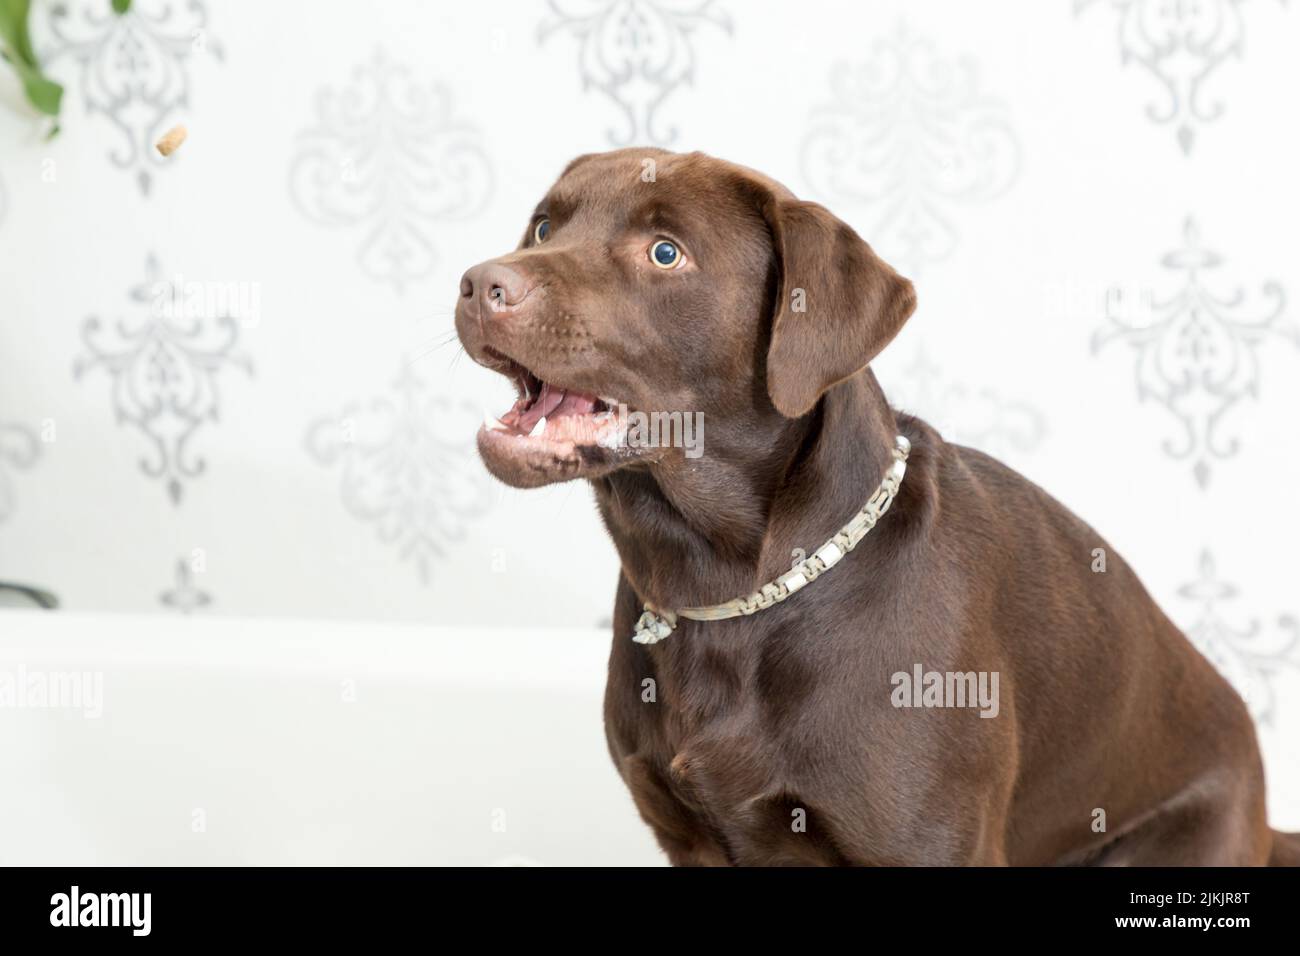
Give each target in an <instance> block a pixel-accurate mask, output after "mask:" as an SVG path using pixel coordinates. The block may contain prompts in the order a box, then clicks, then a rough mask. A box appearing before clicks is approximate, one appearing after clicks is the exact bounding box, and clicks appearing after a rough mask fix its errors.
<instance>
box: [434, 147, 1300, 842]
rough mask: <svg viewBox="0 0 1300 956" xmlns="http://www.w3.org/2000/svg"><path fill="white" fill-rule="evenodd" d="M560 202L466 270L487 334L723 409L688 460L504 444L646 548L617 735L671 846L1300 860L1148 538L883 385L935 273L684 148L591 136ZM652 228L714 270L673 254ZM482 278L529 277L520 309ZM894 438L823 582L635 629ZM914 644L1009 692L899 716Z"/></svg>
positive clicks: (781, 547)
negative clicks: (891, 482)
mask: <svg viewBox="0 0 1300 956" xmlns="http://www.w3.org/2000/svg"><path fill="white" fill-rule="evenodd" d="M646 159H651V160H653V161H654V163H655V166H656V168H655V177H654V181H653V182H646V181H644V177H643V176H642V173H643V170H644V169H645V166H644V161H645V160H646ZM539 214H545V215H546V216H548V217H549V218H550V220H551V223H552V230H553V235H552V237H551V238H550V239H549V240H548V241H547V242H546V243H544V244H541V245H539V244H537V243H536V242H535V241H533V239H532V232H531V228H530V230H529V231H528V233H527V234H526V236H525V240H524V242H523V243H522V244H521V246H520V248H519V249H518V250H516V251H515V252H514V253H511V254H509V255H507V256H504V257H502V258H501V259H499V260H494V261H493V262H491V263H487V264H484V266H480V267H477V271H475V270H471V272H470V273H468V274H467V279H466V283H467V285H466V286H463V287H462V300H461V303H460V306H459V307H458V310H457V328H458V330H459V332H460V335H461V339H462V341H463V342H464V344H465V346H466V348H467V349H468V350H469V352H470V353H471V355H473V356H474V358H475V359H476V360H478V361H480V362H483V363H484V364H487V365H499V364H500V362H501V361H502V360H503V359H502V358H501V357H502V356H505V357H508V358H509V359H510V360H513V361H516V362H519V363H522V364H523V365H526V366H527V367H528V368H529V369H531V370H533V371H534V372H536V373H537V375H539V376H540V377H541V378H543V379H544V380H546V381H553V382H559V383H563V384H564V385H566V386H569V387H572V388H575V389H581V390H590V391H592V392H595V393H597V394H602V395H603V394H612V395H617V396H618V397H619V398H621V399H623V400H624V401H626V402H627V403H628V405H630V406H631V407H633V408H636V409H640V410H644V411H652V410H666V411H672V410H692V411H695V410H699V411H703V412H704V414H705V420H706V423H707V432H706V444H705V455H704V457H702V458H700V459H698V460H695V461H692V460H688V459H687V458H686V457H684V456H683V455H682V454H681V452H680V450H667V451H661V452H659V453H657V454H654V455H649V456H640V457H619V456H618V455H616V454H614V453H611V452H607V451H605V450H602V449H579V450H578V452H577V453H576V454H575V455H574V456H570V457H565V458H564V459H563V460H560V458H559V457H556V458H555V460H549V461H548V460H545V458H544V457H542V458H539V457H538V456H532V457H531V458H528V459H527V460H525V459H524V458H523V457H520V458H518V459H516V458H513V457H511V456H507V455H502V454H500V453H498V452H493V451H491V450H490V449H489V450H485V456H484V457H485V460H487V462H488V465H489V467H490V468H492V470H493V471H494V472H495V473H496V474H497V475H498V477H500V478H502V479H503V480H506V481H508V482H510V483H512V484H517V485H533V484H539V483H544V482H546V481H552V480H565V479H568V478H572V477H583V478H586V479H588V480H589V481H591V483H592V485H593V487H594V489H595V493H596V500H597V504H598V506H599V509H600V513H601V516H602V518H603V519H604V522H605V525H606V527H607V528H608V530H609V533H610V535H611V536H612V538H613V540H614V543H615V544H616V546H617V548H618V552H619V557H620V560H621V570H620V574H619V581H618V589H617V594H616V598H615V614H614V642H613V650H612V652H611V655H610V665H609V685H608V690H607V694H606V703H605V722H606V731H607V735H608V740H609V750H610V755H611V756H612V757H613V760H614V763H615V766H616V767H617V768H618V770H619V773H620V774H622V776H623V778H624V780H625V781H626V782H627V785H628V787H629V788H630V789H631V791H632V795H633V798H634V799H635V801H636V804H637V807H638V808H639V810H640V811H641V814H642V816H643V817H644V818H645V820H646V822H647V823H648V824H649V825H650V826H651V827H652V828H653V830H654V832H655V835H656V836H657V837H658V839H659V842H660V844H661V845H662V846H663V848H664V850H665V852H666V853H667V854H668V857H669V859H670V860H671V861H672V862H673V863H676V864H810V863H813V864H1053V863H1104V864H1176V865H1177V864H1263V863H1266V862H1269V861H1270V860H1271V861H1272V862H1273V863H1275V864H1281V863H1296V862H1297V861H1298V860H1300V843H1297V841H1296V840H1295V838H1294V837H1291V836H1286V835H1281V834H1278V835H1275V834H1274V833H1273V831H1271V830H1270V829H1269V827H1268V826H1267V824H1266V822H1265V815H1264V778H1263V770H1262V766H1261V762H1260V757H1259V752H1258V748H1257V746H1256V742H1255V733H1254V728H1253V726H1252V723H1251V720H1250V717H1249V715H1248V714H1247V712H1246V709H1245V707H1244V706H1243V704H1242V701H1241V699H1240V698H1239V697H1238V696H1237V694H1236V693H1235V692H1234V691H1233V690H1232V688H1231V687H1230V686H1229V685H1228V684H1227V683H1226V682H1225V681H1224V680H1223V678H1222V677H1220V676H1219V675H1218V674H1217V673H1216V672H1215V670H1214V669H1213V667H1211V666H1210V664H1209V663H1208V662H1207V661H1206V660H1205V659H1204V658H1203V657H1202V656H1201V655H1200V654H1199V653H1197V651H1196V650H1195V649H1194V648H1193V647H1192V646H1191V644H1190V643H1189V642H1188V641H1187V639H1186V638H1185V637H1184V636H1183V635H1182V633H1180V632H1179V630H1178V629H1177V628H1176V627H1175V626H1174V625H1173V624H1172V623H1171V622H1170V621H1169V619H1168V618H1167V617H1166V616H1165V615H1164V614H1163V613H1162V612H1161V610H1160V609H1159V608H1158V607H1157V606H1156V604H1155V603H1154V602H1153V601H1152V600H1151V598H1150V597H1149V596H1148V594H1147V592H1146V591H1145V590H1144V588H1143V586H1142V584H1141V582H1140V581H1139V580H1138V579H1137V577H1136V576H1135V575H1134V573H1133V572H1132V570H1131V569H1130V568H1129V567H1128V566H1127V565H1126V564H1125V563H1124V561H1123V560H1122V559H1121V558H1120V557H1119V556H1118V555H1117V554H1115V552H1114V551H1113V550H1112V549H1111V548H1110V547H1109V545H1108V544H1107V543H1106V542H1105V541H1104V540H1102V539H1101V537H1100V536H1099V535H1098V534H1097V533H1096V532H1095V531H1094V530H1093V529H1092V528H1090V527H1089V526H1088V525H1087V524H1085V523H1084V522H1083V521H1081V520H1080V519H1078V518H1077V517H1075V516H1074V515H1073V514H1071V513H1070V512H1069V511H1067V510H1066V509H1065V508H1064V507H1063V506H1061V505H1060V504H1059V503H1058V502H1056V501H1055V500H1054V499H1052V498H1051V497H1050V496H1049V495H1048V494H1047V493H1046V492H1044V491H1043V490H1041V489H1040V488H1038V487H1037V486H1035V485H1034V484H1032V483H1031V482H1029V481H1027V480H1026V479H1025V478H1023V477H1021V476H1020V475H1018V474H1016V473H1015V472H1013V471H1011V470H1010V469H1008V468H1007V467H1005V466H1004V465H1002V464H1000V463H999V462H997V461H995V460H994V459H992V458H990V457H988V456H987V455H984V454H982V453H980V452H978V451H975V450H972V449H969V448H964V447H961V446H957V445H953V444H950V443H948V442H946V441H944V440H943V438H942V437H941V436H940V435H939V434H938V433H937V432H935V430H934V429H932V428H931V427H929V426H928V425H926V424H925V423H924V422H922V421H921V420H919V419H917V418H915V417H912V416H910V415H906V414H902V413H898V412H895V411H894V410H892V409H891V408H890V406H889V405H888V403H887V402H886V401H885V397H884V395H883V394H882V393H881V390H880V387H879V385H878V383H877V381H876V378H875V376H874V375H873V374H872V372H871V370H870V368H868V363H869V362H870V361H871V359H872V358H873V357H874V356H875V355H876V354H877V353H878V352H879V351H880V349H881V348H883V347H884V346H885V345H886V344H887V343H888V342H889V341H890V339H892V338H893V337H894V335H895V334H896V333H897V332H898V330H899V328H900V327H901V326H902V324H903V322H904V321H905V320H906V318H907V316H908V315H909V314H910V313H911V311H912V309H913V306H914V294H913V291H912V287H911V284H910V283H908V282H907V281H906V280H904V279H902V278H901V277H899V276H898V275H897V274H896V273H894V272H893V270H892V269H890V268H889V267H888V266H887V265H885V264H884V263H883V262H881V261H880V260H879V258H877V257H876V255H875V254H874V253H873V252H872V250H871V249H870V247H869V246H868V245H867V243H865V242H863V241H862V240H861V239H860V238H859V237H858V236H857V235H856V234H855V233H854V232H853V231H852V230H851V229H850V228H849V227H848V226H846V225H845V224H844V223H842V222H840V221H839V220H838V219H836V218H835V217H834V216H833V215H831V214H830V213H829V212H828V211H826V210H825V209H823V208H822V207H820V206H817V205H815V204H811V203H805V202H799V201H798V200H796V199H795V198H794V197H793V196H792V195H791V194H790V193H789V191H788V190H786V189H785V188H784V187H781V186H780V185H778V184H776V183H774V182H772V181H771V180H769V179H767V178H765V177H763V176H761V175H759V174H757V173H755V172H753V171H751V170H748V169H745V168H743V167H738V166H734V165H731V164H728V163H724V162H721V161H719V160H716V159H712V158H710V157H707V156H703V155H701V154H697V153H696V154H689V155H675V154H671V153H666V152H663V151H659V150H624V151H620V152H615V153H609V154H602V155H597V156H587V157H581V158H580V159H578V160H576V161H575V162H574V163H572V164H571V165H570V166H569V168H568V169H567V170H566V171H565V173H564V174H563V175H562V176H561V177H560V179H559V181H558V182H557V183H556V184H555V186H554V187H552V189H551V191H550V193H549V194H548V196H547V198H546V199H545V200H544V201H543V203H542V204H541V206H539ZM659 235H667V236H669V237H671V238H673V239H675V240H678V241H679V242H680V243H681V244H682V245H683V247H684V248H685V250H686V253H687V256H688V263H689V268H684V269H681V270H677V271H676V272H673V273H666V274H665V273H657V272H656V271H655V267H654V266H653V265H652V264H650V263H649V262H648V260H647V259H646V257H645V248H646V246H647V243H649V242H651V241H653V240H654V238H655V237H656V236H659ZM476 282H477V283H478V286H479V287H481V286H482V284H483V283H484V282H493V283H499V284H503V287H505V288H506V289H507V294H506V299H505V302H506V308H504V309H503V311H502V312H501V314H498V315H489V314H487V313H486V312H485V310H484V307H483V306H482V304H481V303H479V302H478V300H477V299H476V298H475V296H476V295H477V293H476V292H474V289H475V288H476V286H475V283H476ZM795 290H802V291H803V293H804V294H805V296H806V309H805V310H804V311H798V310H796V309H795V308H793V307H792V302H793V301H794V292H795ZM896 433H901V434H904V435H906V436H907V437H908V438H909V439H910V440H911V443H912V447H913V451H912V454H911V458H910V461H909V463H908V470H907V476H906V479H905V481H904V482H903V485H902V489H901V492H900V494H899V496H898V499H897V501H896V502H895V503H894V506H893V508H892V510H891V511H890V512H889V513H888V514H887V515H886V516H885V517H884V519H883V520H882V521H881V523H880V524H879V526H877V527H876V528H875V530H874V531H872V533H871V534H870V535H869V536H868V537H867V538H866V539H865V540H864V541H863V543H862V545H860V546H859V547H858V549H857V550H855V551H854V552H853V553H852V554H851V555H849V556H848V557H847V558H845V560H844V561H843V562H841V563H840V564H839V565H838V566H837V567H836V568H834V569H833V570H831V571H830V572H828V574H827V575H826V576H825V577H824V578H822V579H821V580H818V581H816V582H814V583H813V584H812V585H810V586H809V587H808V588H806V589H805V590H803V591H801V592H800V593H798V594H796V595H794V596H793V597H792V598H791V599H790V600H789V601H787V602H785V603H784V604H780V605H778V606H776V607H774V608H771V609H769V610H765V611H761V612H759V613H757V614H755V615H753V616H750V617H744V618H739V619H735V620H730V621H721V622H710V623H699V622H693V621H683V622H682V623H681V624H680V625H679V627H678V629H677V631H676V633H674V634H673V635H672V636H671V637H669V638H668V639H667V640H665V641H664V642H662V643H660V644H657V645H653V646H642V645H638V644H634V643H632V642H631V640H630V636H631V634H632V630H633V624H634V622H635V621H636V619H637V617H638V616H639V615H640V613H641V607H642V604H643V602H650V603H651V604H654V605H656V606H659V607H665V608H675V607H682V606H687V605H701V604H711V603H717V602H721V601H725V600H728V599H730V598H733V597H736V596H738V595H742V594H746V593H748V592H750V591H751V590H753V589H754V588H756V587H757V586H758V585H760V584H762V583H763V582H765V581H768V580H771V579H772V578H774V577H776V576H777V575H778V574H780V573H782V572H783V571H785V570H787V569H788V568H789V566H790V555H791V551H792V549H794V548H805V549H811V548H815V547H817V546H818V545H820V544H821V543H822V542H823V541H825V540H826V539H827V538H828V537H829V536H830V535H831V534H833V533H834V532H835V531H836V530H838V529H839V528H840V526H841V525H843V524H844V522H845V521H846V520H848V518H849V517H850V516H851V515H852V514H853V513H854V512H855V511H857V510H858V509H859V508H860V507H861V506H862V505H863V503H864V502H865V500H866V498H867V496H868V495H869V494H870V493H871V491H872V490H873V489H874V488H875V486H876V485H877V484H878V482H879V481H880V478H881V477H882V475H883V474H884V472H885V469H886V467H887V465H888V462H889V449H890V447H891V444H892V440H893V436H894V435H895V434H896ZM480 446H481V447H483V445H482V441H480ZM1096 548H1103V549H1105V551H1106V555H1107V568H1106V571H1105V573H1094V572H1093V570H1092V561H1093V551H1094V549H1096ZM918 663H919V664H921V665H923V667H924V668H925V669H926V670H937V671H961V672H965V671H996V672H998V673H999V675H1000V707H1001V709H1000V713H999V715H998V716H997V717H996V718H994V719H984V718H981V717H980V716H979V713H978V711H977V710H976V709H971V708H966V709H963V708H938V709H899V708H896V707H894V706H893V705H892V704H891V690H892V686H891V681H890V678H891V675H892V674H894V673H896V672H900V671H902V672H910V671H911V670H912V668H913V666H914V665H915V664H918ZM646 679H653V681H654V682H655V684H654V686H655V691H656V693H655V697H656V700H655V702H652V703H651V702H646V701H644V700H643V698H642V691H643V687H644V686H645V685H644V683H643V682H644V681H646ZM1096 809H1101V810H1104V811H1105V814H1106V831H1105V832H1104V833H1098V832H1094V830H1093V821H1094V810H1096ZM800 811H802V815H803V816H804V817H805V818H806V821H807V824H806V830H804V831H801V830H799V828H798V827H797V826H794V825H792V824H793V823H794V821H796V820H797V819H798V818H799V817H800Z"/></svg>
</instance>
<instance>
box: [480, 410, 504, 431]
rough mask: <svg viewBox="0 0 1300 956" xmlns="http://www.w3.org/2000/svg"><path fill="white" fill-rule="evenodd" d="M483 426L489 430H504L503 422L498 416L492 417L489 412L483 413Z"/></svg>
mask: <svg viewBox="0 0 1300 956" xmlns="http://www.w3.org/2000/svg"><path fill="white" fill-rule="evenodd" d="M483 427H484V428H486V429H487V430H488V431H490V432H496V431H505V430H506V426H505V424H504V423H503V422H502V421H501V420H500V419H498V418H495V417H493V416H492V415H491V414H490V413H488V412H484V413H483Z"/></svg>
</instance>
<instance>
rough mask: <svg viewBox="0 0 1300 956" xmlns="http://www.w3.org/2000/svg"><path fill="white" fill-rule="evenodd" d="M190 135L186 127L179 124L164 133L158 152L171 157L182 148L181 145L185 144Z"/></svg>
mask: <svg viewBox="0 0 1300 956" xmlns="http://www.w3.org/2000/svg"><path fill="white" fill-rule="evenodd" d="M188 135H189V131H188V130H186V129H185V127H184V125H182V124H179V123H178V124H177V125H175V126H173V127H172V128H171V129H169V130H168V131H167V132H166V133H164V134H163V138H162V139H160V140H158V142H157V144H156V146H157V149H158V152H160V153H162V154H163V155H164V156H170V155H171V154H172V153H174V152H176V150H177V149H179V148H180V145H181V143H183V142H185V137H186V136H188Z"/></svg>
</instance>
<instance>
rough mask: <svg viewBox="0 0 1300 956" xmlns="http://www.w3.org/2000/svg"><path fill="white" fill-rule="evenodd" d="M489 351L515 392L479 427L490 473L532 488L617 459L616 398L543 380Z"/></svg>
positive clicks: (620, 430) (619, 420)
mask: <svg viewBox="0 0 1300 956" xmlns="http://www.w3.org/2000/svg"><path fill="white" fill-rule="evenodd" d="M488 351H489V353H490V358H491V359H492V360H493V362H494V367H495V369H496V370H497V371H498V372H501V373H502V374H503V375H505V376H506V377H507V378H510V379H512V380H513V381H514V383H515V388H516V390H517V391H518V392H519V398H518V399H517V400H516V401H515V403H514V405H513V406H512V407H511V408H510V410H509V411H507V412H505V413H504V414H503V415H500V416H499V417H493V416H492V415H491V414H488V415H485V416H484V422H483V427H482V428H481V429H480V430H479V437H478V446H479V452H480V453H481V454H482V456H483V460H484V462H485V463H486V464H487V466H488V469H489V470H490V471H491V472H492V473H493V474H495V475H496V476H497V477H498V478H500V479H501V480H502V481H505V482H506V483H507V484H511V485H515V486H517V487H532V486H535V485H542V484H547V483H549V482H552V481H562V480H565V479H567V478H576V477H578V476H579V475H580V474H582V473H584V472H592V471H605V470H608V468H609V467H611V466H614V465H615V464H617V458H618V456H619V453H621V452H625V451H626V445H625V442H624V435H625V431H626V419H625V418H624V417H623V416H622V415H620V411H621V409H620V404H619V402H618V400H617V399H614V398H610V397H603V396H600V395H596V394H594V393H592V392H584V391H581V390H578V389H575V388H567V387H564V386H561V385H557V384H555V383H554V382H547V381H544V380H542V379H541V378H539V377H538V376H537V375H535V374H534V373H533V372H532V371H530V370H529V369H527V368H525V367H524V366H523V365H521V364H520V363H519V362H516V361H515V360H514V359H511V358H509V357H508V356H505V355H502V354H501V353H499V352H496V351H495V350H488ZM602 466H604V467H602Z"/></svg>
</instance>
